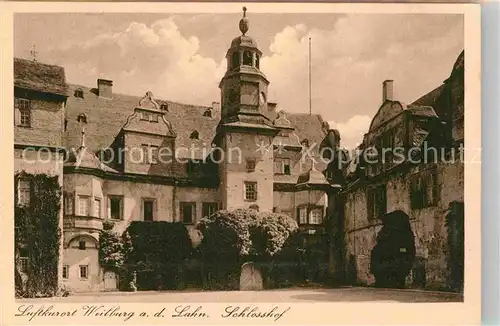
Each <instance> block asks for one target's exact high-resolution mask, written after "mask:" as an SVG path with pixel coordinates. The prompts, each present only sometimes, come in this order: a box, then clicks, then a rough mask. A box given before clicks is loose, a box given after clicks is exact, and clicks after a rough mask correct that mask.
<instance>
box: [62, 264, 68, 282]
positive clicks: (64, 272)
mask: <svg viewBox="0 0 500 326" xmlns="http://www.w3.org/2000/svg"><path fill="white" fill-rule="evenodd" d="M62 277H63V278H64V279H68V278H69V266H68V265H63V270H62Z"/></svg>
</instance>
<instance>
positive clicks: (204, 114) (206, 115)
mask: <svg viewBox="0 0 500 326" xmlns="http://www.w3.org/2000/svg"><path fill="white" fill-rule="evenodd" d="M203 116H204V117H207V118H211V117H212V109H206V110H205V112H203Z"/></svg>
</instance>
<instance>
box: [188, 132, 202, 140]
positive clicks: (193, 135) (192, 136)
mask: <svg viewBox="0 0 500 326" xmlns="http://www.w3.org/2000/svg"><path fill="white" fill-rule="evenodd" d="M199 137H200V134H199V133H198V131H197V130H195V131H193V132H192V133H191V136H189V138H191V139H199Z"/></svg>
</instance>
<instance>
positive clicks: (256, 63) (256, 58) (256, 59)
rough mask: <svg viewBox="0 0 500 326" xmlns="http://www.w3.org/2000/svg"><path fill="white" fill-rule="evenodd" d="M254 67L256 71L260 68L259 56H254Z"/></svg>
mask: <svg viewBox="0 0 500 326" xmlns="http://www.w3.org/2000/svg"><path fill="white" fill-rule="evenodd" d="M255 67H256V68H257V69H259V68H260V64H259V55H258V54H256V55H255Z"/></svg>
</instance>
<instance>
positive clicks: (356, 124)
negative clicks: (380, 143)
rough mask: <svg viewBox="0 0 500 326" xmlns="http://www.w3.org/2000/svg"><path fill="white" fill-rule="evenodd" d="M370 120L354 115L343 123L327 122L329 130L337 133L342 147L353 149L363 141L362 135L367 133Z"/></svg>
mask: <svg viewBox="0 0 500 326" xmlns="http://www.w3.org/2000/svg"><path fill="white" fill-rule="evenodd" d="M371 120H372V118H371V117H370V116H367V115H355V116H353V117H351V118H349V119H348V120H347V121H345V122H337V121H328V124H329V126H330V128H332V129H337V130H338V131H339V133H340V137H341V145H342V147H345V148H348V149H354V148H356V146H357V145H359V144H360V143H361V142H362V141H363V135H364V134H365V133H366V132H368V128H369V127H370V123H371Z"/></svg>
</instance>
